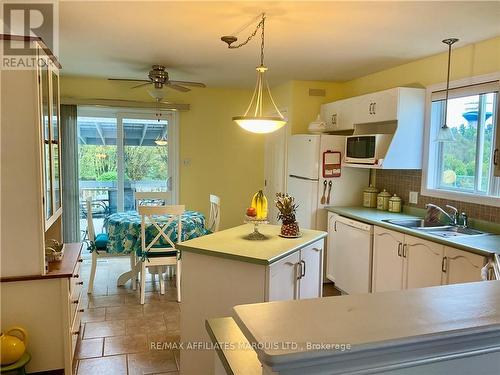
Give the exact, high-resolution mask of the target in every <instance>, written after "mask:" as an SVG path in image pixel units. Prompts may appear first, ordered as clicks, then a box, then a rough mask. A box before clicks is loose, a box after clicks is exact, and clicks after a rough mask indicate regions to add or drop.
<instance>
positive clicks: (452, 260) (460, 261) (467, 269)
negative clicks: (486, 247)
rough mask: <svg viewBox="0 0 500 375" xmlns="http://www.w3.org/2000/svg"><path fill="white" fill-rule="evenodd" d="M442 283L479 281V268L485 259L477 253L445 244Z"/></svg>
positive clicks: (484, 262)
mask: <svg viewBox="0 0 500 375" xmlns="http://www.w3.org/2000/svg"><path fill="white" fill-rule="evenodd" d="M444 253H445V259H444V261H443V263H444V264H443V270H444V273H445V278H444V280H443V284H460V283H470V282H473V281H481V268H483V266H484V265H485V264H486V259H485V258H484V257H483V256H481V255H477V254H473V253H469V252H467V251H463V250H458V249H454V248H452V247H448V246H445V248H444Z"/></svg>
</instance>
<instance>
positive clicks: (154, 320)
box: [125, 314, 167, 335]
mask: <svg viewBox="0 0 500 375" xmlns="http://www.w3.org/2000/svg"><path fill="white" fill-rule="evenodd" d="M162 316H163V315H162V314H158V315H157V316H156V317H155V316H153V315H150V316H148V317H147V318H145V317H144V318H136V319H127V320H126V322H125V330H126V334H127V335H128V334H134V333H146V334H149V333H166V331H167V325H166V324H165V321H164V320H163V319H162Z"/></svg>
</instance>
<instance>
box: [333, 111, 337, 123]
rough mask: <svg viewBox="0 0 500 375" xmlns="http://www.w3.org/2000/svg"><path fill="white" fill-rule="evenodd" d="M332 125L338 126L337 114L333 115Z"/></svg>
mask: <svg viewBox="0 0 500 375" xmlns="http://www.w3.org/2000/svg"><path fill="white" fill-rule="evenodd" d="M332 125H337V114H336V113H334V114H333V115H332Z"/></svg>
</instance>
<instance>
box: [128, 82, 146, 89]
mask: <svg viewBox="0 0 500 375" xmlns="http://www.w3.org/2000/svg"><path fill="white" fill-rule="evenodd" d="M150 84H151V82H146V83H141V84H140V85H137V86H133V87H131V89H136V88H138V87H142V86H146V85H150Z"/></svg>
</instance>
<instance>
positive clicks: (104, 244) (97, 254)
mask: <svg viewBox="0 0 500 375" xmlns="http://www.w3.org/2000/svg"><path fill="white" fill-rule="evenodd" d="M85 204H86V208H87V241H88V242H89V243H90V249H91V252H92V265H91V267H90V277H89V287H88V289H87V293H88V294H92V292H93V290H94V279H95V273H96V268H97V259H98V258H104V257H108V258H109V257H115V256H116V254H110V253H109V252H108V242H109V238H108V234H107V233H104V232H103V233H99V234H98V235H97V236H96V234H95V227H94V218H93V214H92V207H93V206H95V205H96V202H94V201H92V198H91V197H88V198H87V199H86V201H85ZM130 266H131V268H132V269H133V267H134V266H135V254H134V253H133V252H132V253H131V254H130ZM132 288H133V290H136V289H137V283H136V280H135V278H134V279H133V280H132Z"/></svg>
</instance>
